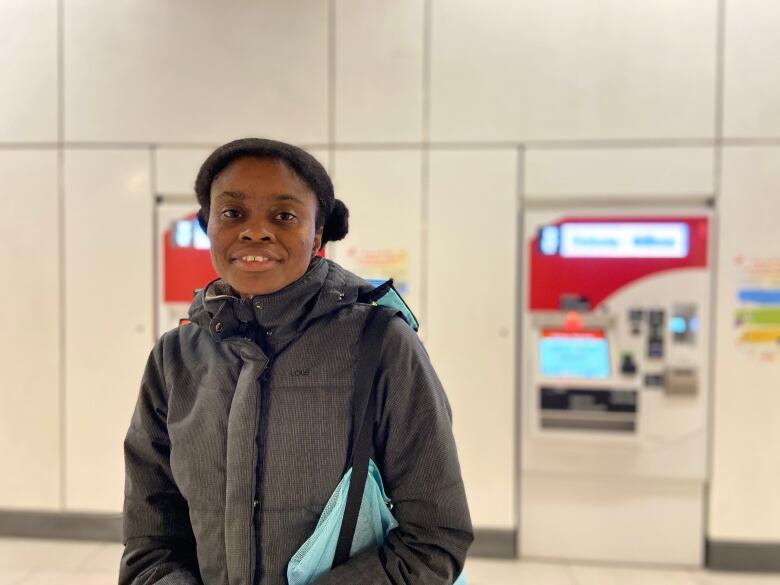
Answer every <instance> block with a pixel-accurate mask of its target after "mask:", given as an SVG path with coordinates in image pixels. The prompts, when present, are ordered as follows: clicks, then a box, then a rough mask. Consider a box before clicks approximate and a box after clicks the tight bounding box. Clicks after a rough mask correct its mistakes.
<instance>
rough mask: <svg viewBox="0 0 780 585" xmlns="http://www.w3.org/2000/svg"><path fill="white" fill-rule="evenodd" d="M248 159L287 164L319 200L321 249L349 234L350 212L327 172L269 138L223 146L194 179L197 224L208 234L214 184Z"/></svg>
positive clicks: (306, 155) (303, 154)
mask: <svg viewBox="0 0 780 585" xmlns="http://www.w3.org/2000/svg"><path fill="white" fill-rule="evenodd" d="M245 157H254V158H270V159H274V160H279V161H282V162H283V163H285V164H286V165H287V166H288V167H289V168H290V170H291V171H293V172H294V173H295V174H296V175H298V177H300V179H301V180H302V181H303V182H304V183H306V184H307V185H308V186H309V188H310V189H311V190H312V192H313V193H314V195H315V197H317V201H318V203H319V206H318V210H317V222H316V227H317V228H318V229H319V228H320V227H324V229H323V232H322V245H323V246H324V245H325V244H326V243H327V242H333V241H336V240H341V239H343V238H344V236H346V235H347V232H348V231H349V221H348V220H349V210H348V209H347V206H346V205H344V203H343V202H342V201H340V200H339V199H336V196H335V195H334V193H333V183H332V182H331V180H330V177H329V176H328V173H327V171H326V170H325V168H324V167H323V166H322V165H321V164H320V163H319V161H318V160H317V159H316V158H314V157H313V156H312V155H310V154H309V153H308V152H306V151H305V150H303V149H302V148H298V147H297V146H293V145H292V144H286V143H284V142H278V141H276V140H268V139H266V138H241V139H239V140H234V141H232V142H228V143H227V144H223V145H222V146H220V147H219V148H217V149H216V150H215V151H214V152H212V153H211V154H210V155H209V156H208V158H207V159H206V160H205V161H204V162H203V164H202V165H201V167H200V170H199V171H198V178H197V179H195V195H196V196H197V198H198V203H200V211H198V222H199V223H200V225H201V227H202V228H203V231H206V227H207V226H208V221H209V212H210V210H211V184H212V183H213V182H214V179H216V178H217V175H219V173H221V172H222V171H223V170H225V168H226V167H227V166H228V165H229V164H230V163H232V162H233V161H234V160H237V159H239V158H245Z"/></svg>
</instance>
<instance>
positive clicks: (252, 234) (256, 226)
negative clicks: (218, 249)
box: [238, 219, 274, 242]
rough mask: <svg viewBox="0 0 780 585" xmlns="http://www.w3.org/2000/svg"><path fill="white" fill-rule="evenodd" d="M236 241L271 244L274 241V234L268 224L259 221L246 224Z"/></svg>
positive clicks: (261, 220) (264, 221)
mask: <svg viewBox="0 0 780 585" xmlns="http://www.w3.org/2000/svg"><path fill="white" fill-rule="evenodd" d="M238 239H239V240H241V241H243V242H271V241H273V240H274V234H273V231H272V230H271V228H270V226H269V225H268V222H267V221H266V220H264V219H259V220H254V221H251V222H248V223H247V224H246V227H245V228H244V229H243V230H241V233H240V234H239V235H238Z"/></svg>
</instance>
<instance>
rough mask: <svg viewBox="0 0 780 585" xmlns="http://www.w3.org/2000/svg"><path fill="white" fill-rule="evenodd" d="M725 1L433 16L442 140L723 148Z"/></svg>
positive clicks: (477, 5) (499, 6) (511, 5)
mask: <svg viewBox="0 0 780 585" xmlns="http://www.w3.org/2000/svg"><path fill="white" fill-rule="evenodd" d="M716 9H717V2H716V1H715V0H690V1H688V2H679V1H678V0H635V1H632V2H625V1H623V0H602V1H600V2H598V3H594V2H593V1H592V0H558V1H555V2H538V1H536V0H486V1H483V2H473V1H470V0H448V1H447V2H436V3H434V6H433V30H432V65H431V75H432V84H431V124H432V127H431V135H432V139H433V140H542V139H620V138H632V139H633V138H683V137H711V136H712V135H713V133H714V116H715V109H714V108H715V97H714V88H715V45H716V44H715V33H716V28H717V27H716Z"/></svg>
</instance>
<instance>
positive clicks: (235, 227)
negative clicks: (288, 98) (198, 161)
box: [208, 157, 322, 297]
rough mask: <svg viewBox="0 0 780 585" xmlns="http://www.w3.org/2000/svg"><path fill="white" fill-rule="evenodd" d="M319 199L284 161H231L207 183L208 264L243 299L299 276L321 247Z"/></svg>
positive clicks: (281, 286) (253, 159)
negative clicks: (208, 188) (208, 202)
mask: <svg viewBox="0 0 780 585" xmlns="http://www.w3.org/2000/svg"><path fill="white" fill-rule="evenodd" d="M318 205H319V204H318V202H317V198H316V197H315V195H314V193H312V191H311V189H310V188H309V187H308V185H306V183H305V182H303V181H302V180H301V179H300V178H299V177H298V175H296V174H295V173H294V172H293V171H291V170H290V169H289V167H288V166H287V165H286V164H285V163H284V162H282V161H279V160H274V159H268V158H250V157H246V158H240V159H236V160H234V161H233V162H232V163H230V164H229V165H228V166H227V167H225V169H224V170H223V171H222V172H221V173H219V174H218V175H217V177H216V178H215V179H214V182H213V183H212V184H211V210H210V212H209V223H208V235H209V239H210V240H211V262H212V264H214V269H215V270H216V271H217V274H219V276H220V278H222V280H224V281H225V282H227V283H228V284H229V285H230V286H231V287H233V289H234V290H235V291H236V292H238V293H239V294H240V295H241V296H242V297H251V296H253V295H258V294H270V293H274V292H276V291H278V290H281V289H283V288H284V287H285V286H287V285H288V284H290V283H293V282H295V281H296V280H298V279H299V278H300V277H301V276H303V274H304V273H305V272H306V270H307V268H308V267H309V262H310V261H311V259H312V257H313V256H314V255H315V254H316V253H317V251H318V250H319V249H320V246H321V242H322V228H320V229H319V230H317V229H315V223H316V218H317V210H318Z"/></svg>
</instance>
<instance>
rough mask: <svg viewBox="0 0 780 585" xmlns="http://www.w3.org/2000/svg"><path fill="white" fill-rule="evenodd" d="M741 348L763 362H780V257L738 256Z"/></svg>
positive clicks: (736, 259) (737, 337) (737, 339)
mask: <svg viewBox="0 0 780 585" xmlns="http://www.w3.org/2000/svg"><path fill="white" fill-rule="evenodd" d="M735 264H736V266H737V269H738V271H739V277H738V284H737V291H736V294H737V311H736V314H735V319H734V325H735V327H736V341H737V345H738V346H739V347H740V348H741V349H743V350H746V351H749V352H750V353H751V354H754V355H755V356H756V357H758V358H759V359H760V360H761V361H780V257H769V258H749V257H745V256H737V257H736V258H735Z"/></svg>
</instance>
